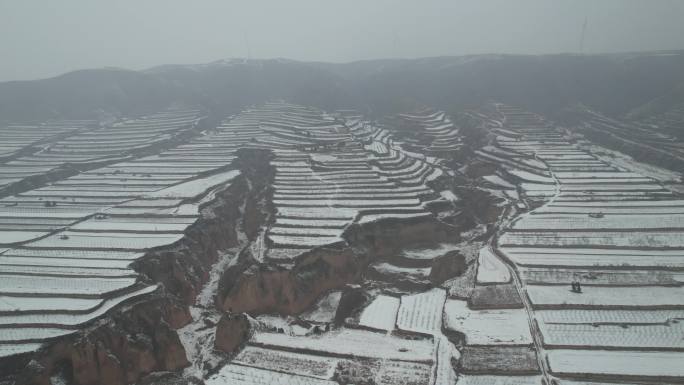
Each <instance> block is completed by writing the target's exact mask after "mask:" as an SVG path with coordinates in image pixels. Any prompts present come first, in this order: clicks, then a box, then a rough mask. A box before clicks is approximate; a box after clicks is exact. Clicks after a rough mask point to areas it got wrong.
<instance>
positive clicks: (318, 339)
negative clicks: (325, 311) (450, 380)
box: [250, 329, 435, 363]
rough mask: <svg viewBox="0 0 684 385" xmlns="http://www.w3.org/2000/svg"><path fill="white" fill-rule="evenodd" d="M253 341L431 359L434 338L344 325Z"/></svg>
mask: <svg viewBox="0 0 684 385" xmlns="http://www.w3.org/2000/svg"><path fill="white" fill-rule="evenodd" d="M250 343H251V344H253V345H256V346H260V347H265V348H270V349H279V350H285V351H295V352H298V353H308V354H312V353H313V354H319V355H323V356H331V357H366V358H381V359H391V360H400V361H413V362H426V363H429V362H432V361H433V358H434V357H433V355H434V349H435V347H434V344H433V342H432V340H430V339H425V340H407V339H403V338H399V337H394V336H391V335H387V334H385V333H375V332H370V331H365V330H354V329H341V330H339V331H334V332H329V333H326V334H323V335H321V336H309V337H297V336H289V335H285V334H275V333H256V334H255V335H254V337H253V338H252V339H251V342H250Z"/></svg>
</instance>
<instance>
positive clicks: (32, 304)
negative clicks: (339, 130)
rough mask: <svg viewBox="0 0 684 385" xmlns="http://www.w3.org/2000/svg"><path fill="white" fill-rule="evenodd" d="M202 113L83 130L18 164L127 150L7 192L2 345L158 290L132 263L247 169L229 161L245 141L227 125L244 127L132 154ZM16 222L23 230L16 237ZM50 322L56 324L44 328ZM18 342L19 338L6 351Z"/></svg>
mask: <svg viewBox="0 0 684 385" xmlns="http://www.w3.org/2000/svg"><path fill="white" fill-rule="evenodd" d="M198 117H199V115H198V112H197V111H181V112H169V113H160V114H157V115H153V116H151V117H146V118H142V119H139V120H135V121H128V122H124V123H122V124H117V125H115V126H113V127H111V130H107V129H95V128H88V129H83V130H79V131H78V132H77V133H76V134H75V136H69V137H67V138H66V139H61V140H62V141H63V142H59V141H58V142H56V143H53V144H51V145H50V151H43V152H40V153H36V154H33V155H28V156H24V157H22V158H18V159H17V160H15V161H14V162H15V163H16V162H29V161H30V162H33V163H35V164H41V162H49V164H51V165H52V166H53V167H57V166H59V164H60V163H59V162H60V161H59V156H61V155H60V154H66V153H67V152H68V153H70V154H71V153H72V152H73V155H68V156H67V155H65V158H64V159H66V158H68V159H69V161H70V162H73V161H87V160H92V159H101V158H103V157H107V156H112V157H113V158H112V159H114V158H116V157H117V156H120V155H122V154H125V155H127V156H128V158H127V159H126V160H125V161H122V162H118V163H115V161H107V164H106V165H105V166H104V167H101V168H95V169H93V170H90V171H86V172H83V173H81V174H77V175H74V176H72V177H69V178H65V179H61V180H59V181H57V182H55V183H53V184H52V185H50V186H46V187H41V188H37V189H34V190H30V191H26V192H24V193H21V194H17V195H14V196H10V197H5V198H3V199H2V201H3V202H6V203H5V205H3V206H0V242H5V243H10V241H11V242H12V243H14V244H13V245H11V247H5V250H3V251H4V252H3V253H2V254H1V255H0V277H1V278H0V281H1V282H0V297H1V298H2V301H0V308H2V309H0V345H2V346H3V348H2V349H0V350H1V351H2V352H6V353H7V354H13V353H14V352H23V351H30V350H35V349H36V348H37V347H38V346H40V344H39V343H40V341H42V340H45V339H49V338H53V337H57V336H60V335H65V334H68V333H72V332H74V331H76V330H78V329H79V328H80V327H81V326H82V325H84V324H87V323H88V322H90V321H92V320H93V319H95V318H97V317H101V316H102V315H104V314H105V313H106V312H107V311H109V310H111V309H112V308H114V307H115V306H117V305H120V304H121V303H123V302H124V301H128V300H131V299H133V298H136V297H139V296H142V295H145V294H149V293H152V292H153V291H154V290H156V288H157V287H156V286H155V285H149V286H145V285H142V284H140V283H139V282H138V276H137V273H135V272H134V271H133V270H131V269H130V268H129V265H130V264H131V263H132V262H133V261H135V260H136V259H138V258H140V257H142V256H143V255H145V253H146V252H147V251H148V250H150V249H151V248H157V247H166V246H169V245H172V244H174V243H176V242H178V241H179V240H181V239H182V238H183V237H184V233H185V231H186V229H187V228H188V227H190V226H191V225H193V224H194V223H195V222H196V220H197V218H198V215H199V207H200V205H202V204H204V203H206V202H208V201H210V200H211V199H213V197H214V195H215V191H216V190H218V189H221V188H223V187H225V186H226V185H228V184H229V183H230V182H231V181H232V179H233V178H235V177H236V176H237V175H238V172H237V171H233V170H230V169H226V168H227V167H228V166H229V165H230V163H231V162H232V159H234V157H233V156H232V154H233V153H234V152H235V151H237V149H238V148H239V147H235V144H236V142H239V141H237V140H236V139H235V136H234V135H231V133H230V132H227V131H228V130H231V131H232V130H233V129H236V127H233V126H229V125H225V124H224V125H222V126H219V127H218V128H217V129H216V130H215V131H213V132H205V133H203V134H200V135H198V136H196V137H194V138H192V139H189V140H188V141H186V142H185V143H183V144H179V145H176V146H175V147H174V146H172V147H170V148H169V149H167V150H164V151H161V152H159V153H158V154H157V155H153V156H147V157H143V158H135V157H134V156H130V154H132V152H131V151H135V150H136V149H139V148H143V147H146V148H152V146H154V145H156V144H158V143H160V141H165V140H167V139H170V138H171V137H173V136H174V135H176V134H178V133H180V132H182V131H185V130H188V129H191V128H192V127H193V126H194V124H195V123H196V121H197V119H198ZM239 128H240V126H237V129H239ZM250 139H251V137H249V138H245V139H244V142H247V141H249V140H250ZM119 144H120V145H119ZM205 144H211V145H210V146H207V147H202V151H201V154H193V157H187V156H185V155H184V154H183V153H184V152H185V149H197V148H198V146H202V145H205ZM238 145H239V143H238ZM89 146H92V147H89ZM98 146H100V147H102V148H99V147H98ZM89 148H92V151H89V150H88V149H89ZM46 155H49V156H50V157H49V160H48V157H46ZM195 155H196V156H195ZM98 161H99V160H98ZM10 163H11V162H10ZM33 163H32V164H33ZM9 166H11V167H15V166H13V165H11V164H9ZM16 167H19V166H16ZM10 170H14V169H13V168H10ZM48 170H49V169H43V168H41V169H40V170H38V169H36V168H34V169H32V172H46V171H48ZM3 226H6V228H7V229H8V230H6V231H2V230H3ZM16 226H23V227H24V228H23V229H21V230H14V231H13V234H8V233H10V231H9V228H10V227H15V228H16ZM32 229H35V230H40V231H32ZM19 235H21V236H19ZM45 325H50V327H48V328H46V329H45V330H43V331H41V329H42V328H44V327H45ZM9 341H11V342H12V343H14V344H18V345H17V346H16V347H15V348H12V349H9V348H4V346H5V343H7V342H9ZM21 346H24V347H25V349H24V348H21Z"/></svg>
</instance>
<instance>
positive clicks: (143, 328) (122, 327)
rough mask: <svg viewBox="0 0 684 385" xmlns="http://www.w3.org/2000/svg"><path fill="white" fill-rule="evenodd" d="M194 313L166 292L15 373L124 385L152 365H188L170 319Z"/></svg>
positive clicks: (88, 384)
mask: <svg viewBox="0 0 684 385" xmlns="http://www.w3.org/2000/svg"><path fill="white" fill-rule="evenodd" d="M189 320H190V314H189V313H188V312H187V308H185V307H184V306H183V305H182V304H180V303H177V302H173V301H172V300H171V299H170V297H169V296H167V295H165V294H164V293H156V294H154V295H152V298H144V299H141V300H138V301H137V302H135V303H133V304H130V305H127V306H125V307H124V308H122V309H120V310H119V311H118V312H116V313H114V314H112V316H111V317H110V318H108V319H106V320H102V321H100V322H98V323H96V324H95V325H93V326H91V327H89V328H88V329H86V330H83V331H82V332H79V333H77V334H74V335H72V336H69V337H67V338H64V339H61V340H59V341H58V342H56V343H54V344H51V345H49V346H48V347H47V348H45V349H44V350H43V351H41V352H40V353H39V354H38V355H37V356H36V357H35V358H34V360H33V361H32V362H31V363H30V364H29V365H27V366H26V367H25V368H24V370H23V371H22V372H21V373H20V375H19V376H18V377H17V384H31V385H34V384H35V385H48V384H50V379H49V378H50V376H51V375H53V374H55V373H57V372H61V373H62V375H63V376H64V377H65V378H67V379H69V380H70V381H71V383H73V384H78V385H96V384H97V385H120V384H129V383H133V382H135V381H137V380H138V379H139V378H140V377H141V376H144V375H145V374H148V373H151V372H154V371H173V370H178V369H181V368H183V367H185V366H187V364H188V362H187V359H186V357H185V350H184V349H183V346H182V344H181V343H180V340H179V339H178V335H177V334H176V332H175V331H174V328H173V326H172V325H181V324H185V323H187V322H188V321H189Z"/></svg>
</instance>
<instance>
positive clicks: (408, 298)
mask: <svg viewBox="0 0 684 385" xmlns="http://www.w3.org/2000/svg"><path fill="white" fill-rule="evenodd" d="M445 300H446V292H445V291H444V290H443V289H432V290H430V291H427V292H424V293H420V294H413V295H404V296H402V297H401V305H400V306H399V313H398V315H397V327H398V328H399V329H401V330H406V331H412V332H419V333H427V334H434V333H436V332H439V331H440V330H441V328H442V311H443V309H444V301H445Z"/></svg>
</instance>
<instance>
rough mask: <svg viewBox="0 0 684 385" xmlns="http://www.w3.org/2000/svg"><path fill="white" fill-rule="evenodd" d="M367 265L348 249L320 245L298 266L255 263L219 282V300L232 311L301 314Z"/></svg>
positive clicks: (299, 260) (344, 283) (356, 276)
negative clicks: (231, 277) (324, 294)
mask: <svg viewBox="0 0 684 385" xmlns="http://www.w3.org/2000/svg"><path fill="white" fill-rule="evenodd" d="M364 265H365V264H364V263H363V261H362V260H361V259H360V258H359V257H357V256H356V255H355V254H354V253H353V252H352V251H351V249H349V248H342V249H339V250H338V249H327V248H318V249H314V250H312V251H310V252H308V253H306V254H303V255H302V256H300V258H299V259H298V260H297V262H296V263H295V265H294V266H293V267H292V268H291V269H288V268H285V267H281V266H277V265H265V264H261V265H252V266H249V267H248V268H246V269H245V270H243V271H241V272H240V274H233V277H234V280H223V281H222V283H221V285H219V294H218V298H217V302H218V304H219V307H220V308H221V309H223V310H224V311H229V312H246V313H250V314H262V313H280V314H290V315H294V314H298V313H300V312H302V311H304V310H306V308H308V307H309V306H311V305H313V304H314V303H315V301H316V300H317V299H318V297H319V296H320V295H322V294H323V293H325V292H327V291H329V290H332V289H338V288H341V287H343V286H344V285H346V284H347V283H348V282H352V281H354V280H356V279H357V278H359V277H360V273H361V272H362V269H361V266H364Z"/></svg>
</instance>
